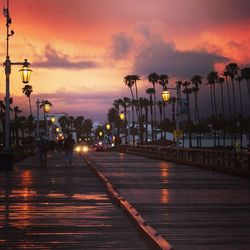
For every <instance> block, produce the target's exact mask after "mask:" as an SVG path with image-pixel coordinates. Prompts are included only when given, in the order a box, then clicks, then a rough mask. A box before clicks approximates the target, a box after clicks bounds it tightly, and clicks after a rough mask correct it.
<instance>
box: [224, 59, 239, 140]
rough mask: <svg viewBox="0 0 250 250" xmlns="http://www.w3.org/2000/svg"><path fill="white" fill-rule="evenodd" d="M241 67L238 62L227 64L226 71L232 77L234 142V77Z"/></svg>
mask: <svg viewBox="0 0 250 250" xmlns="http://www.w3.org/2000/svg"><path fill="white" fill-rule="evenodd" d="M238 70H239V67H238V65H237V64H236V63H229V64H228V65H226V71H227V72H228V75H229V76H230V78H231V82H232V88H233V108H234V121H233V127H234V144H235V143H236V101H235V86H234V79H235V76H236V75H237V74H238Z"/></svg>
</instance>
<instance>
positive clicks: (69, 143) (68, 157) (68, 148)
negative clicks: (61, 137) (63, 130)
mask: <svg viewBox="0 0 250 250" xmlns="http://www.w3.org/2000/svg"><path fill="white" fill-rule="evenodd" d="M74 144H75V140H74V139H73V138H72V135H71V134H68V136H67V138H66V139H65V141H64V152H65V165H66V167H67V166H71V165H72V155H73V149H74Z"/></svg>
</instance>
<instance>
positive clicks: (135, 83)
mask: <svg viewBox="0 0 250 250" xmlns="http://www.w3.org/2000/svg"><path fill="white" fill-rule="evenodd" d="M131 79H132V81H133V82H134V86H135V97H136V101H137V103H138V104H139V96H138V88H137V81H139V80H141V78H140V76H139V75H132V76H131ZM136 108H137V118H138V119H139V117H140V111H139V106H137V107H136Z"/></svg>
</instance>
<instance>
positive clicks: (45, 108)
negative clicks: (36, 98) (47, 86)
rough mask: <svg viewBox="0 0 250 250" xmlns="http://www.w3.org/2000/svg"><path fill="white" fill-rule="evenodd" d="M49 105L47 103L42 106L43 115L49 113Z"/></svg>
mask: <svg viewBox="0 0 250 250" xmlns="http://www.w3.org/2000/svg"><path fill="white" fill-rule="evenodd" d="M50 107H51V105H50V104H49V103H44V104H43V109H44V112H45V113H49V111H50Z"/></svg>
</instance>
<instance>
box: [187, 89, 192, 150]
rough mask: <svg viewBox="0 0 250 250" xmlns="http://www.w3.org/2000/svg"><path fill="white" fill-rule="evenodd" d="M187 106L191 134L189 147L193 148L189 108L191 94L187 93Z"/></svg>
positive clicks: (189, 132)
mask: <svg viewBox="0 0 250 250" xmlns="http://www.w3.org/2000/svg"><path fill="white" fill-rule="evenodd" d="M187 106H188V114H187V115H188V127H189V128H188V130H189V131H188V134H189V147H190V148H192V132H191V124H190V123H191V119H190V107H189V94H188V93H187Z"/></svg>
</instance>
